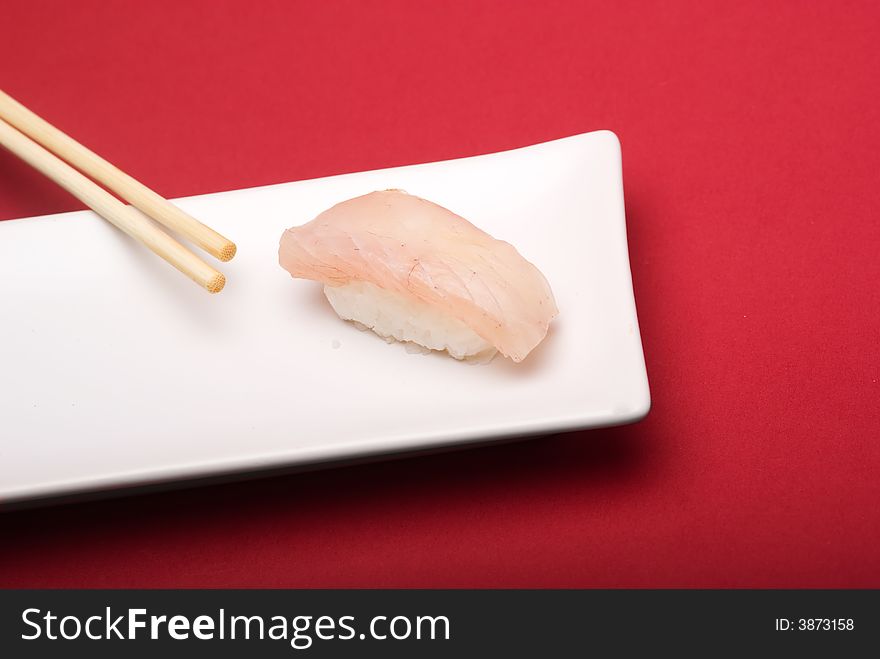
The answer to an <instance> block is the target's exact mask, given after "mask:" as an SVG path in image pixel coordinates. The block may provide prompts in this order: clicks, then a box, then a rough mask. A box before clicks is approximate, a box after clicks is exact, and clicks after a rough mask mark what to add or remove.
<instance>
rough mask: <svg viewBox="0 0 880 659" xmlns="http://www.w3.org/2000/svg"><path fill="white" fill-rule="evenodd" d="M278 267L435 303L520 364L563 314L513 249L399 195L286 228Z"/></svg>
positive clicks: (388, 193)
mask: <svg viewBox="0 0 880 659" xmlns="http://www.w3.org/2000/svg"><path fill="white" fill-rule="evenodd" d="M279 260H280V263H281V265H282V266H283V267H284V268H285V269H286V270H288V271H289V272H290V274H291V275H292V276H293V277H300V278H304V279H313V280H316V281H320V282H323V283H324V284H326V285H327V287H328V288H329V287H341V286H346V285H348V284H350V283H353V282H367V283H369V284H372V285H374V286H376V287H378V288H380V289H383V290H384V291H388V292H390V293H394V294H397V295H399V296H400V297H401V299H403V300H408V301H411V302H413V303H414V304H416V305H421V304H424V305H428V306H429V307H431V308H433V309H434V310H436V311H438V312H440V313H441V314H443V315H445V316H448V317H450V318H451V319H455V320H457V321H460V323H463V324H464V325H466V326H467V327H468V328H470V329H471V330H473V332H474V333H475V334H476V335H478V336H479V337H482V339H484V340H485V341H486V342H487V343H488V344H490V345H491V346H494V347H495V348H497V349H498V351H499V352H501V353H502V354H503V355H505V356H507V357H509V358H510V359H512V360H513V361H515V362H519V361H522V360H523V359H524V358H525V357H526V355H528V354H529V352H530V351H531V350H532V349H533V348H534V347H535V346H536V345H538V344H539V343H540V342H541V341H542V340H543V338H544V336H545V335H546V334H547V328H548V327H549V325H550V321H551V320H552V319H553V318H554V317H555V316H556V314H557V313H558V309H557V308H556V302H555V300H554V298H553V293H552V291H551V290H550V286H549V284H548V283H547V280H546V279H545V278H544V276H543V275H542V274H541V272H540V271H539V270H538V269H537V268H536V267H535V266H534V265H532V264H531V263H529V262H528V261H526V260H525V259H524V258H523V257H522V256H521V255H520V254H519V252H517V251H516V249H514V248H513V246H511V245H510V244H508V243H506V242H504V241H501V240H496V239H495V238H493V237H492V236H490V235H489V234H487V233H486V232H484V231H481V230H480V229H478V228H477V227H475V226H474V225H473V224H471V223H470V222H468V221H467V220H465V219H464V218H462V217H459V216H458V215H456V214H454V213H452V212H451V211H449V210H447V209H445V208H443V207H442V206H438V205H437V204H435V203H432V202H430V201H427V200H425V199H420V198H419V197H415V196H413V195H409V194H407V193H405V192H403V191H401V190H385V191H382V192H372V193H370V194H366V195H363V196H361V197H356V198H354V199H349V200H348V201H343V202H342V203H339V204H337V205H336V206H333V207H332V208H330V209H329V210H327V211H324V212H323V213H321V214H320V215H319V216H318V217H316V218H315V219H314V220H312V221H311V222H308V223H307V224H304V225H302V226H299V227H293V228H291V229H288V230H287V231H285V232H284V235H283V236H282V237H281V245H280V250H279ZM361 292H362V291H361ZM328 298H331V301H332V297H331V295H330V294H328ZM335 306H336V305H335V304H334V307H335ZM355 320H357V319H356V318H355ZM450 353H452V351H450Z"/></svg>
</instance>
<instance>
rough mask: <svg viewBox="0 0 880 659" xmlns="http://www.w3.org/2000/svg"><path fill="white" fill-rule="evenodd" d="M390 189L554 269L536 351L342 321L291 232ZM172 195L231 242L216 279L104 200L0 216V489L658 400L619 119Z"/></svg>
mask: <svg viewBox="0 0 880 659" xmlns="http://www.w3.org/2000/svg"><path fill="white" fill-rule="evenodd" d="M385 188H402V189H404V190H407V191H408V192H410V193H412V194H416V195H419V196H421V197H425V198H427V199H430V200H432V201H435V202H437V203H439V204H441V205H443V206H446V207H447V208H449V209H451V210H453V211H454V212H456V213H458V214H460V215H462V216H464V217H466V218H468V219H469V220H470V221H472V222H473V223H474V224H476V225H477V226H479V227H480V228H482V229H484V230H486V231H488V232H489V233H491V234H492V235H494V236H495V237H496V238H500V239H503V240H507V241H509V242H510V243H512V244H513V245H514V246H515V247H516V248H517V249H518V250H519V251H520V253H522V254H523V256H525V257H526V258H527V259H529V260H530V261H532V262H533V263H534V264H536V265H537V266H538V268H539V269H540V270H541V271H542V272H543V273H544V274H545V275H546V277H547V279H548V280H549V282H550V285H551V287H552V288H553V291H554V293H555V295H556V300H557V303H558V305H559V309H560V315H559V317H558V318H557V319H556V321H555V322H554V324H553V326H552V327H551V332H550V334H549V335H548V337H547V339H545V341H544V343H542V344H541V345H540V346H539V347H538V348H537V349H536V350H535V351H534V352H533V353H532V354H531V355H530V356H529V357H528V359H527V360H526V361H525V362H523V363H522V364H513V363H511V362H509V361H508V360H506V359H503V358H501V357H498V358H496V359H495V360H494V361H493V362H492V363H490V364H488V365H483V366H476V365H468V364H465V363H460V362H457V361H455V360H453V359H451V358H449V357H446V356H444V355H439V354H430V355H418V354H410V353H408V352H407V351H406V350H405V348H404V347H403V346H402V345H399V344H395V345H389V344H386V343H385V342H384V341H382V340H381V339H379V338H378V337H376V336H375V335H373V334H372V333H370V332H361V331H359V330H357V329H356V328H355V327H353V326H352V325H350V324H348V323H345V322H343V321H341V320H339V319H338V318H337V317H336V316H335V314H334V313H333V311H332V310H331V309H330V307H329V305H328V304H327V302H326V300H325V299H324V298H323V295H322V294H321V292H320V286H319V285H318V284H316V283H314V282H306V281H302V280H293V279H291V277H290V276H289V275H288V274H287V273H286V272H285V271H284V270H282V269H281V268H280V267H279V265H278V258H277V251H278V240H279V238H280V236H281V233H282V232H283V230H284V229H285V228H287V227H289V226H292V225H296V224H301V223H304V222H306V221H308V220H310V219H311V218H313V217H314V216H315V215H317V214H318V213H319V212H320V211H322V210H324V209H326V208H328V207H329V206H331V205H333V204H335V203H337V202H339V201H342V200H344V199H347V198H350V197H354V196H356V195H360V194H364V193H366V192H370V191H372V190H379V189H385ZM178 203H179V204H180V206H182V207H183V208H184V209H185V210H187V211H189V212H191V213H192V214H193V215H195V216H196V217H198V218H200V219H202V220H203V221H204V222H206V223H207V224H209V225H211V226H213V227H215V228H216V229H218V230H219V231H220V232H221V233H223V234H225V235H228V236H230V237H231V238H232V239H233V240H235V242H236V243H237V244H238V248H239V253H238V256H237V257H236V258H235V260H233V261H232V262H230V263H228V264H223V265H222V266H221V268H222V269H223V270H224V271H225V272H226V275H227V278H228V284H227V286H226V289H225V290H224V291H223V292H222V293H220V294H219V295H215V296H211V295H208V294H206V293H205V292H204V291H203V290H200V289H199V288H198V287H197V286H195V285H194V284H192V283H190V282H189V281H187V280H186V279H185V278H184V277H183V276H182V275H180V274H179V273H178V272H176V271H175V270H173V269H172V268H171V267H169V266H168V265H167V264H166V263H164V262H163V261H161V260H160V259H158V258H157V257H155V256H154V255H152V254H150V253H149V252H148V251H147V250H145V249H144V248H143V247H141V246H140V245H138V244H135V243H134V242H133V241H132V240H131V239H129V238H128V237H127V236H125V235H124V234H122V233H121V232H120V231H118V230H116V229H115V228H113V227H112V226H110V225H109V224H108V223H106V222H105V221H103V220H101V219H100V218H98V217H97V216H96V215H94V214H93V213H91V212H88V211H82V212H75V213H65V214H60V215H52V216H46V217H40V218H32V219H27V220H15V221H8V222H0V316H2V320H0V501H5V502H10V501H15V500H23V499H29V498H36V497H46V496H55V495H61V494H68V493H72V492H81V491H91V490H101V489H105V488H116V487H121V486H133V485H141V484H148V483H157V482H166V481H171V480H174V479H184V478H197V477H207V476H213V475H220V474H228V473H231V472H237V471H250V470H259V469H265V468H274V467H283V466H294V465H307V464H314V463H319V462H326V461H336V460H346V459H353V458H362V457H367V456H375V455H381V454H388V453H392V452H397V451H414V450H420V449H426V448H430V447H439V446H451V445H456V444H465V443H468V442H478V441H486V440H490V439H496V438H501V437H506V436H512V435H526V434H538V433H547V432H557V431H565V430H572V429H578V428H589V427H596V426H603V425H612V424H621V423H627V422H631V421H635V420H638V419H640V418H641V417H643V416H644V415H645V414H646V413H647V411H648V408H649V406H650V397H649V393H648V382H647V377H646V374H645V363H644V358H643V356H642V347H641V340H640V337H639V331H638V323H637V320H636V311H635V303H634V301H633V292H632V284H631V279H630V270H629V260H628V254H627V246H626V228H625V220H624V208H623V183H622V178H621V166H620V145H619V143H618V141H617V138H616V137H615V136H614V134H613V133H610V132H607V131H599V132H595V133H588V134H584V135H577V136H574V137H569V138H566V139H562V140H557V141H554V142H548V143H545V144H539V145H536V146H531V147H527V148H524V149H517V150H514V151H508V152H504V153H496V154H490V155H484V156H477V157H473V158H464V159H461V160H453V161H447V162H437V163H429V164H425V165H414V166H410V167H399V168H394V169H386V170H379V171H373V172H363V173H357V174H347V175H343V176H334V177H330V178H324V179H318V180H312V181H301V182H296V183H285V184H281V185H273V186H268V187H262V188H253V189H248V190H235V191H232V192H223V193H218V194H210V195H204V196H200V197H190V198H186V199H180V200H179V202H178Z"/></svg>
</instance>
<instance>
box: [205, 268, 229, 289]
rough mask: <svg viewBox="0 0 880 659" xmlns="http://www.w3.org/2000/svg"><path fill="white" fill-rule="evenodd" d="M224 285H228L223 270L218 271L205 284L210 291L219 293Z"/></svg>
mask: <svg viewBox="0 0 880 659" xmlns="http://www.w3.org/2000/svg"><path fill="white" fill-rule="evenodd" d="M224 286H226V277H224V276H223V273H221V272H218V273H217V274H216V275H214V277H212V278H211V279H210V280H209V281H208V283H207V284H205V288H206V289H207V290H208V292H209V293H219V292H220V291H222V290H223V287H224Z"/></svg>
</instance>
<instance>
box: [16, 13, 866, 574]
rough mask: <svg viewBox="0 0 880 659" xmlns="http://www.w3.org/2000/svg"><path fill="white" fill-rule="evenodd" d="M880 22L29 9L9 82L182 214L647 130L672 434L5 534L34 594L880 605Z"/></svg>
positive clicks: (54, 514)
mask: <svg viewBox="0 0 880 659" xmlns="http://www.w3.org/2000/svg"><path fill="white" fill-rule="evenodd" d="M142 5H143V6H142ZM539 5H540V8H539ZM878 7H880V6H878V4H877V3H876V2H871V1H867V2H841V1H840V0H837V1H834V2H812V3H805V2H774V3H768V2H765V1H759V2H743V1H740V2H722V3H712V2H701V1H697V2H662V3H644V2H594V3H575V2H571V3H556V2H547V1H546V0H543V1H542V2H541V3H537V2H534V3H525V2H507V1H505V2H442V3H412V2H327V3H324V2H277V3H275V2H264V1H260V2H253V1H248V2H237V3H218V2H211V3H194V2H186V3H178V2H150V3H139V2H130V3H102V2H76V3H62V2H60V1H59V2H53V3H43V2H32V1H31V0H28V1H27V2H24V1H21V2H9V0H7V1H6V2H4V10H3V17H2V22H3V28H2V31H3V37H2V39H0V86H2V87H3V88H5V90H6V91H7V92H9V93H10V94H12V95H13V96H15V97H17V98H18V99H19V100H21V101H22V102H24V103H25V104H27V105H29V106H31V107H32V108H33V109H34V110H36V111H37V112H38V113H41V114H42V115H44V116H45V117H46V118H48V119H49V120H50V121H53V122H55V123H57V124H58V125H59V126H60V127H62V128H63V129H66V130H67V131H68V132H70V133H71V134H73V135H74V136H76V137H77V138H79V139H80V140H81V141H83V142H84V143H86V144H88V145H90V146H91V147H92V148H94V149H95V150H96V151H98V152H99V153H101V154H103V155H105V156H106V157H108V158H109V159H110V160H111V161H113V162H115V163H117V164H118V165H120V166H121V167H122V168H123V169H126V170H128V171H130V172H131V173H132V174H134V175H135V176H137V177H139V178H141V179H143V180H144V181H146V182H148V183H150V184H152V185H153V186H154V187H155V188H156V189H157V190H158V191H160V192H161V193H163V194H165V195H166V196H180V195H191V194H198V193H205V192H211V191H216V190H224V189H231V188H239V187H246V186H253V185H261V184H267V183H275V182H280V181H288V180H294V179H302V178H311V177H318V176H324V175H327V174H334V173H340V172H346V171H357V170H363V169H371V168H377V167H387V166H392V165H401V164H407V163H415V162H422V161H430V160H437V159H442V158H452V157H456V156H467V155H474V154H477V153H484V152H491V151H498V150H503V149H509V148H511V147H517V146H523V145H526V144H532V143H535V142H540V141H544V140H549V139H553V138H557V137H562V136H566V135H571V134H574V133H580V132H584V131H590V130H594V129H600V128H609V129H612V130H614V131H615V132H616V133H617V134H618V135H619V136H620V139H621V142H622V144H623V156H624V180H625V186H626V204H627V217H628V230H629V238H630V251H631V256H632V268H633V277H634V281H635V289H636V299H637V303H638V309H639V316H640V320H641V327H642V332H643V338H644V346H645V354H646V357H647V362H648V373H649V378H650V381H651V389H652V394H653V400H654V405H653V409H652V411H651V413H650V415H649V416H648V418H647V419H646V420H645V421H643V422H642V423H640V424H637V425H634V426H630V427H623V428H616V429H609V430H600V431H593V432H582V433H574V434H570V435H564V436H558V437H553V438H543V439H538V440H535V441H530V442H525V443H519V444H513V445H508V446H500V447H493V448H484V449H479V450H474V451H466V452H460V453H455V454H447V455H442V456H437V457H424V458H418V459H410V460H404V461H398V462H389V463H384V464H375V465H370V466H361V467H354V468H347V469H339V470H335V471H325V472H318V473H311V474H305V475H294V476H287V477H281V478H273V479H269V480H263V481H258V482H250V483H239V484H234V485H226V486H214V487H209V488H205V489H200V490H189V491H182V492H171V493H167V494H159V495H150V496H144V497H136V498H128V499H118V500H113V501H105V502H99V503H89V504H79V505H71V506H64V507H56V508H50V509H42V510H31V511H20V512H14V513H7V514H3V515H2V516H0V585H5V586H96V587H97V586H563V587H565V586H734V587H740V586H768V587H783V586H785V587H801V586H845V587H850V586H855V587H864V586H871V587H880V552H878V545H880V505H878V501H880V496H878V495H880V485H878V474H880V443H878V439H880V432H878V431H880V409H878V408H880V406H878V402H880V349H878V344H880V324H878V319H880V293H878V291H880V283H878V282H880V266H878V248H880V215H878V214H880V110H878V108H880V88H878V77H880V45H878V44H880V37H878V35H880V9H878ZM73 208H77V204H76V203H75V202H74V201H73V200H72V199H71V198H69V197H67V196H66V194H65V193H63V192H61V191H60V190H58V189H56V188H54V187H53V186H52V185H51V184H49V183H47V182H45V181H43V180H42V179H41V178H40V177H39V176H38V175H36V174H35V173H33V172H32V171H30V170H29V169H28V168H27V167H26V166H24V165H22V164H20V163H19V162H17V161H16V160H15V159H14V158H13V157H12V156H10V155H9V154H7V153H6V152H2V153H0V217H2V218H13V217H21V216H26V215H33V214H40V213H50V212H55V211H63V210H69V209H73ZM3 322H4V323H10V322H15V319H14V318H4V319H3ZM3 377H7V378H8V377H14V374H10V373H4V374H3ZM0 427H2V426H0ZM74 439H75V438H71V440H74ZM4 441H14V437H5V438H4Z"/></svg>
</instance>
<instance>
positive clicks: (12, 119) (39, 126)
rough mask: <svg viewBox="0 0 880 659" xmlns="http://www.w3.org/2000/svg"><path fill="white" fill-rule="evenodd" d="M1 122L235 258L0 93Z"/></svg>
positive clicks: (223, 241)
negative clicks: (5, 122)
mask: <svg viewBox="0 0 880 659" xmlns="http://www.w3.org/2000/svg"><path fill="white" fill-rule="evenodd" d="M0 119H3V120H5V121H7V122H8V123H9V124H11V125H12V126H14V127H15V128H17V129H18V130H19V131H21V132H22V133H24V134H25V135H27V136H28V137H30V138H31V139H32V140H35V141H36V142H39V143H40V144H42V145H43V146H44V147H46V148H47V149H49V151H52V152H54V153H55V154H56V155H57V156H59V157H60V158H62V159H63V160H66V161H67V162H69V163H70V164H71V165H73V166H74V167H76V168H77V169H79V170H80V171H82V172H84V173H86V174H88V175H89V176H91V177H92V178H93V179H95V180H96V181H99V182H100V183H102V184H103V185H105V186H106V187H108V188H109V189H110V190H112V191H113V192H115V193H116V194H117V195H119V196H120V197H122V198H123V199H125V200H126V201H127V202H129V203H130V204H131V205H132V206H134V207H135V208H137V209H139V210H141V211H142V212H144V213H146V214H147V215H149V216H150V217H152V218H153V219H154V220H156V221H157V222H159V223H161V224H164V225H165V226H166V227H168V228H169V229H171V230H172V231H176V232H178V233H180V234H181V235H183V236H185V237H186V238H187V239H189V240H190V241H192V242H193V243H195V244H196V245H198V246H199V247H201V248H202V249H204V250H205V251H206V252H208V253H209V254H211V255H212V256H214V257H216V258H218V259H220V260H221V261H228V260H229V259H231V258H232V257H233V256H235V250H236V248H235V243H233V242H232V241H231V240H229V239H228V238H225V237H223V236H221V235H220V234H219V233H217V232H216V231H214V230H213V229H212V228H211V227H208V226H205V225H204V224H202V223H201V222H199V221H198V220H197V219H195V218H194V217H192V216H191V215H189V214H187V213H185V212H184V211H182V210H181V209H179V208H178V207H177V206H175V205H174V204H172V203H171V202H170V201H168V200H167V199H165V198H164V197H162V196H161V195H159V194H157V193H156V192H154V191H153V190H151V189H150V188H148V187H147V186H145V185H144V184H143V183H141V182H140V181H138V180H136V179H134V178H132V177H131V176H129V175H128V174H126V173H125V172H123V171H122V170H121V169H119V168H117V167H115V166H114V165H112V164H111V163H109V162H107V161H106V160H104V159H103V158H102V157H101V156H99V155H98V154H96V153H94V152H93V151H91V150H89V149H87V148H86V147H84V146H83V145H82V144H80V143H79V142H77V141H76V140H74V139H73V138H72V137H70V136H69V135H67V134H65V133H63V132H61V131H60V130H58V129H57V128H56V127H55V126H53V125H52V124H50V123H49V122H48V121H46V120H45V119H42V118H41V117H39V116H38V115H36V114H34V113H33V112H32V111H31V110H29V109H28V108H26V107H25V106H24V105H22V104H21V103H19V102H18V101H16V100H15V99H14V98H12V97H11V96H9V94H6V93H5V92H3V90H0Z"/></svg>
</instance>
